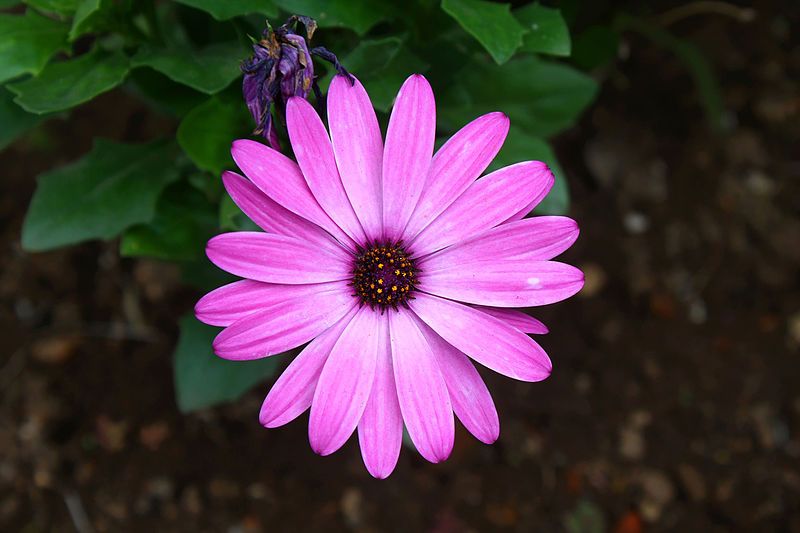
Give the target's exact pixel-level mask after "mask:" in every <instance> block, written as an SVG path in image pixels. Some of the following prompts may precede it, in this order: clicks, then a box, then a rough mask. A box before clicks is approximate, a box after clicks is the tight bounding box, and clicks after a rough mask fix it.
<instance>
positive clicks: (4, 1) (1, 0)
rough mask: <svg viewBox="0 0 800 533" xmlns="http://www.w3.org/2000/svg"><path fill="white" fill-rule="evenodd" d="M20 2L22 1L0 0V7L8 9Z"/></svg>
mask: <svg viewBox="0 0 800 533" xmlns="http://www.w3.org/2000/svg"><path fill="white" fill-rule="evenodd" d="M20 3H22V0H0V9H8V8H9V7H14V6H15V5H17V4H20Z"/></svg>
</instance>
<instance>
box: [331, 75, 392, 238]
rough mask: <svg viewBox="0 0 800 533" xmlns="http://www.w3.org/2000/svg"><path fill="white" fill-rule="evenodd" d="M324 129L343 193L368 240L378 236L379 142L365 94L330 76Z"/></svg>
mask: <svg viewBox="0 0 800 533" xmlns="http://www.w3.org/2000/svg"><path fill="white" fill-rule="evenodd" d="M327 102H328V125H329V126H330V130H331V140H332V141H333V152H334V153H335V154H336V165H337V166H338V167H339V175H340V176H341V178H342V184H343V185H344V190H345V191H347V196H348V197H349V198H350V204H351V205H352V206H353V210H355V212H356V215H358V219H359V220H360V221H361V226H362V227H363V228H364V232H365V233H366V234H367V238H368V239H370V240H374V239H378V238H380V237H381V233H382V227H383V222H382V215H381V201H382V197H381V166H382V164H383V141H382V140H381V130H380V127H379V126H378V119H377V117H376V116H375V110H374V109H373V108H372V102H370V100H369V96H368V95H367V91H365V90H364V87H363V86H362V85H361V82H359V81H358V80H356V82H355V85H353V86H350V80H349V79H347V78H346V77H344V76H334V78H333V81H331V86H330V89H329V90H328V100H327Z"/></svg>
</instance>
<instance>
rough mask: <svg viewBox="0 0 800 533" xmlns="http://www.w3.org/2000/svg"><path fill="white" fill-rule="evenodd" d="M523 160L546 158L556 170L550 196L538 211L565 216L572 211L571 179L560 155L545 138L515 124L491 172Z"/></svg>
mask: <svg viewBox="0 0 800 533" xmlns="http://www.w3.org/2000/svg"><path fill="white" fill-rule="evenodd" d="M520 161H543V162H545V163H547V166H549V167H550V170H552V171H553V174H554V175H555V178H556V181H555V183H554V184H553V188H552V189H551V190H550V193H549V194H548V195H547V197H546V198H545V199H544V200H542V203H540V204H539V205H538V206H537V207H536V209H535V210H534V212H535V213H536V214H539V215H564V214H566V213H567V211H568V210H569V188H568V186H567V178H566V175H565V174H564V170H563V169H562V168H561V165H559V164H558V160H557V159H556V154H555V153H553V149H552V148H550V145H549V144H548V143H547V141H545V140H544V139H542V138H540V137H535V136H533V135H528V134H527V133H525V132H524V131H521V130H519V129H518V128H514V127H512V128H511V129H510V130H509V132H508V137H506V142H505V143H503V148H502V149H501V150H500V153H499V154H497V157H495V159H494V161H492V164H491V165H490V166H489V169H488V172H491V171H493V170H497V169H498V168H502V167H505V166H508V165H513V164H514V163H519V162H520Z"/></svg>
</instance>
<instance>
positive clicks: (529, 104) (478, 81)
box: [439, 56, 597, 137]
mask: <svg viewBox="0 0 800 533" xmlns="http://www.w3.org/2000/svg"><path fill="white" fill-rule="evenodd" d="M456 79H458V80H459V83H458V84H454V85H453V86H452V87H451V89H450V91H449V92H448V93H446V94H445V95H444V98H443V104H442V105H441V107H440V109H441V111H440V112H439V116H440V117H441V118H442V120H443V122H444V123H445V124H447V125H448V126H450V128H451V129H453V130H455V128H456V127H457V126H460V125H462V124H465V123H467V122H468V121H470V120H472V119H473V118H475V117H477V116H478V115H481V114H483V113H488V112H490V111H503V112H505V113H506V114H508V116H509V118H511V123H512V124H514V125H515V126H518V127H520V128H521V129H523V130H525V131H526V132H527V133H528V134H530V135H536V136H540V137H548V136H550V135H554V134H556V133H558V132H559V131H562V130H564V129H565V128H567V127H569V126H571V125H572V124H573V123H574V122H575V121H576V120H577V118H578V117H579V116H580V114H581V113H582V112H583V110H584V109H585V108H586V107H587V106H588V105H589V104H590V103H591V102H592V100H593V99H594V96H595V94H596V92H597V84H596V83H595V81H594V80H593V79H592V78H590V77H588V76H586V75H585V74H583V73H581V72H578V71H577V70H575V69H574V68H572V67H570V66H568V65H564V64H561V63H551V62H547V61H543V60H540V59H537V58H536V57H534V56H527V57H520V58H517V59H514V60H513V61H509V62H508V63H506V64H505V65H502V66H496V65H492V64H489V63H485V64H477V65H468V66H466V67H465V68H464V69H463V70H462V71H461V73H460V74H457V75H456Z"/></svg>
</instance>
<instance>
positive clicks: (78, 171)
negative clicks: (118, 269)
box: [22, 139, 178, 251]
mask: <svg viewBox="0 0 800 533" xmlns="http://www.w3.org/2000/svg"><path fill="white" fill-rule="evenodd" d="M174 154H175V147H174V145H173V144H171V143H167V142H163V141H157V142H154V143H150V144H140V145H127V144H118V143H115V142H111V141H107V140H104V139H97V141H96V142H95V145H94V147H93V148H92V151H91V152H89V153H88V154H87V155H86V156H84V157H83V158H82V159H80V160H78V161H76V162H74V163H72V164H69V165H67V166H64V167H61V168H58V169H56V170H53V171H50V172H47V173H45V174H42V175H41V176H39V178H38V183H39V184H38V187H37V189H36V192H35V193H34V195H33V200H32V201H31V205H30V208H29V209H28V213H27V214H26V216H25V222H24V223H23V226H22V246H23V248H24V249H26V250H28V251H42V250H50V249H53V248H57V247H59V246H66V245H68V244H74V243H78V242H82V241H86V240H90V239H110V238H112V237H115V236H117V235H119V234H120V233H121V232H122V231H123V230H124V229H126V228H128V227H130V226H133V225H135V224H141V223H144V222H149V221H150V220H152V219H153V216H154V215H155V208H156V201H157V200H158V197H159V195H160V194H161V191H162V190H163V189H164V187H165V186H166V185H167V184H168V183H170V182H172V181H174V180H175V179H176V178H177V177H178V174H177V171H176V170H175V168H174Z"/></svg>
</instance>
